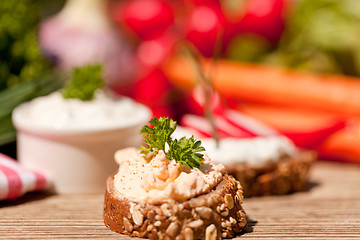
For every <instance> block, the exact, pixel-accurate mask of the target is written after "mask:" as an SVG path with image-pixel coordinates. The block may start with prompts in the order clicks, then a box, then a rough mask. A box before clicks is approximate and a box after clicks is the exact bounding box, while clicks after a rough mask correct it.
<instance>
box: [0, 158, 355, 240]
mask: <svg viewBox="0 0 360 240" xmlns="http://www.w3.org/2000/svg"><path fill="white" fill-rule="evenodd" d="M102 204H103V195H102V194H99V195H49V194H45V193H30V194H27V195H25V196H24V197H22V198H21V199H18V200H15V201H11V202H0V238H3V239H45V238H46V239H74V238H84V239H89V238H99V239H101V238H109V239H126V238H127V237H126V236H122V235H119V234H117V233H113V232H112V231H110V230H108V229H107V228H106V227H105V226H104V224H103V221H102V208H103V205H102ZM244 208H245V210H246V212H247V216H248V221H249V227H248V229H247V231H246V232H245V233H244V234H242V235H240V236H238V238H239V239H360V165H351V164H339V163H330V162H318V163H316V164H315V165H314V168H313V170H312V173H311V187H310V188H309V190H308V191H306V192H301V193H296V194H292V195H288V196H275V197H262V198H249V199H245V202H244Z"/></svg>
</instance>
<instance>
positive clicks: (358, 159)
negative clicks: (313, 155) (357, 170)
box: [317, 119, 360, 163]
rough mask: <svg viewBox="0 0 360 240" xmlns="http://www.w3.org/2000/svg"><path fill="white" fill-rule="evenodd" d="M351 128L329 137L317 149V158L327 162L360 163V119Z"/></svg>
mask: <svg viewBox="0 0 360 240" xmlns="http://www.w3.org/2000/svg"><path fill="white" fill-rule="evenodd" d="M353 123H354V124H353V126H352V127H350V128H346V129H343V130H340V131H338V132H336V133H334V134H332V135H331V136H329V137H328V138H327V139H326V140H325V141H324V143H323V144H322V145H321V146H320V147H319V148H318V149H317V150H318V153H319V157H321V158H323V159H327V160H334V161H344V162H355V163H360V148H359V142H360V119H356V120H354V122H353Z"/></svg>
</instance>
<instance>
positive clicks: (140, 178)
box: [114, 148, 225, 204]
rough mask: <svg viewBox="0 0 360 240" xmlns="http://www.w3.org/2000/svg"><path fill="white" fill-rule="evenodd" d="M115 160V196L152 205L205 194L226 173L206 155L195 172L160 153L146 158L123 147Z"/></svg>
mask: <svg viewBox="0 0 360 240" xmlns="http://www.w3.org/2000/svg"><path fill="white" fill-rule="evenodd" d="M115 159H116V161H117V163H118V164H119V165H120V167H119V170H118V173H117V174H116V175H115V177H114V186H115V189H116V191H117V193H118V194H120V195H122V196H125V197H126V198H128V199H130V200H134V201H146V202H149V203H152V204H156V203H162V202H166V201H169V200H175V201H185V200H187V199H190V198H192V197H195V196H198V195H200V194H205V193H208V192H209V191H210V190H211V189H212V188H214V187H215V186H216V185H217V184H218V183H219V182H221V181H222V178H223V175H224V173H225V168H224V166H223V165H221V164H214V163H212V162H211V161H210V159H209V158H208V157H207V156H206V154H205V155H204V161H203V164H202V165H200V168H198V169H196V168H194V169H191V168H190V167H189V166H184V165H181V164H179V163H176V162H175V161H174V160H169V159H168V158H167V157H166V155H165V153H164V151H162V150H160V151H158V152H157V153H154V154H152V156H145V155H143V154H141V153H140V152H139V150H138V149H136V148H126V149H122V150H119V151H117V152H116V154H115Z"/></svg>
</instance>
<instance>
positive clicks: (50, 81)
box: [0, 73, 63, 146]
mask: <svg viewBox="0 0 360 240" xmlns="http://www.w3.org/2000/svg"><path fill="white" fill-rule="evenodd" d="M62 78H63V77H60V76H59V75H58V74H56V73H52V74H49V75H46V76H43V77H37V78H32V79H29V80H27V81H26V82H24V83H21V84H18V85H15V86H13V87H11V88H8V89H5V90H3V91H0V106H1V107H0V146H1V145H4V144H7V143H10V142H13V141H15V138H16V132H15V129H14V127H13V125H12V122H11V113H12V111H13V109H14V108H15V107H16V106H18V105H19V104H21V103H23V102H26V101H29V100H31V99H33V98H36V97H39V96H44V95H47V94H49V93H51V92H53V91H55V90H57V89H60V88H61V87H62V86H63V79H62Z"/></svg>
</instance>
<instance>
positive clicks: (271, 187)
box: [225, 150, 316, 197]
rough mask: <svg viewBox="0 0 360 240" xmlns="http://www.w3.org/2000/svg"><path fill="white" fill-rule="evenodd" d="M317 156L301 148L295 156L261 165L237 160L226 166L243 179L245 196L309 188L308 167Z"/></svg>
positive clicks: (231, 172)
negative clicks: (235, 162)
mask: <svg viewBox="0 0 360 240" xmlns="http://www.w3.org/2000/svg"><path fill="white" fill-rule="evenodd" d="M315 159H316V153H315V152H313V151H308V150H300V151H299V152H298V153H297V154H296V155H295V156H293V157H285V158H282V159H280V160H279V161H277V162H275V163H268V164H263V165H260V166H249V165H247V164H242V163H237V164H230V165H225V167H226V170H227V172H228V174H230V175H232V176H234V177H235V178H236V179H237V180H238V181H240V182H241V185H242V187H243V189H244V196H245V197H252V196H264V195H282V194H288V193H293V192H297V191H302V190H305V189H306V188H307V186H308V177H309V171H310V168H311V165H312V162H313V161H314V160H315Z"/></svg>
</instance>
